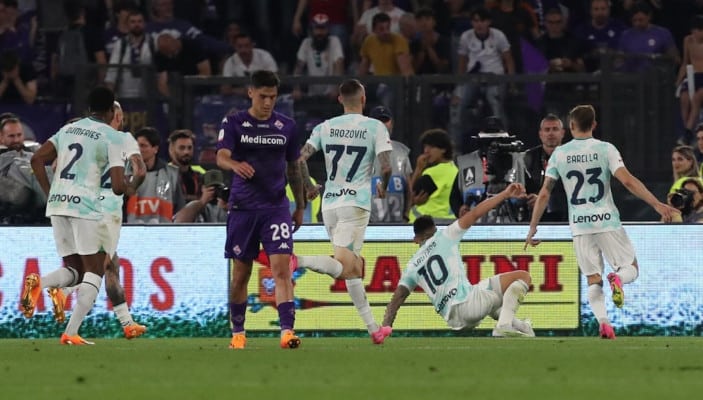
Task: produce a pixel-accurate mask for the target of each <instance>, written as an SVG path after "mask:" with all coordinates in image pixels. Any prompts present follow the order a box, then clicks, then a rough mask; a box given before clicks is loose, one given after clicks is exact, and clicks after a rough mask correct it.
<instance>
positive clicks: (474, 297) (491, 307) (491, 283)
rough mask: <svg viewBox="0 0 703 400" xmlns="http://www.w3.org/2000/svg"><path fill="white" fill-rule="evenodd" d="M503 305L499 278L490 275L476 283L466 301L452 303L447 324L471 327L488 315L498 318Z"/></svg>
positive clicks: (451, 326) (464, 327) (455, 327)
mask: <svg viewBox="0 0 703 400" xmlns="http://www.w3.org/2000/svg"><path fill="white" fill-rule="evenodd" d="M502 305H503V291H502V290H501V288H500V278H499V277H498V276H492V277H490V278H488V279H483V280H482V281H480V282H479V283H477V284H476V285H475V286H474V288H473V290H472V291H471V293H469V297H467V299H466V301H464V302H462V303H458V304H454V305H453V306H452V307H451V308H450V310H449V315H448V316H447V324H448V325H449V327H450V328H452V329H473V328H475V327H477V326H478V325H479V324H480V323H481V321H482V320H483V319H484V318H486V316H488V315H490V316H491V317H492V318H494V319H498V314H499V313H500V307H501V306H502Z"/></svg>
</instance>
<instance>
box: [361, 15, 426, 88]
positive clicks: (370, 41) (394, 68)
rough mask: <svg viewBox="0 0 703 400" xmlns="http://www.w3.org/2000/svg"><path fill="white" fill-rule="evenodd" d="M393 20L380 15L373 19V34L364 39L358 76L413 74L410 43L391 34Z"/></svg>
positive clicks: (397, 35) (398, 35)
mask: <svg viewBox="0 0 703 400" xmlns="http://www.w3.org/2000/svg"><path fill="white" fill-rule="evenodd" d="M390 26H391V18H390V17H389V16H388V14H385V13H378V14H376V15H374V17H373V33H372V34H371V35H368V36H367V37H366V39H364V44H363V45H362V46H361V63H360V64H359V71H358V74H359V75H360V76H364V75H367V74H369V73H370V72H371V71H373V74H374V75H379V76H383V75H402V76H410V75H412V74H413V68H412V61H411V59H410V52H409V49H408V41H407V40H406V39H405V38H404V37H403V36H402V35H400V34H397V33H393V32H391V28H390Z"/></svg>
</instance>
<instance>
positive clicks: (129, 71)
mask: <svg viewBox="0 0 703 400" xmlns="http://www.w3.org/2000/svg"><path fill="white" fill-rule="evenodd" d="M128 14H129V18H128V23H129V31H128V34H127V36H123V37H122V38H121V39H119V40H118V41H117V42H116V43H115V44H114V51H113V52H112V54H110V62H109V63H110V64H121V65H125V66H124V67H112V68H109V69H108V70H107V75H106V76H105V83H106V84H107V86H108V87H109V88H110V89H112V90H113V91H115V93H116V94H117V96H118V97H119V98H140V97H144V96H145V94H146V93H147V92H148V91H147V87H146V85H147V82H148V81H150V80H149V79H148V78H147V77H146V76H143V74H146V73H152V72H151V70H148V69H146V68H140V67H139V65H150V66H151V65H153V60H154V56H155V51H156V50H155V49H154V41H153V40H151V38H149V37H148V36H147V35H146V33H145V31H144V14H142V12H141V11H139V10H137V9H131V10H129V11H128ZM145 78H147V79H145ZM153 79H154V78H153V77H152V79H151V80H152V81H153Z"/></svg>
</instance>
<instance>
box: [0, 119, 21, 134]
mask: <svg viewBox="0 0 703 400" xmlns="http://www.w3.org/2000/svg"><path fill="white" fill-rule="evenodd" d="M21 123H22V122H20V119H19V118H17V116H16V115H15V116H12V117H5V118H0V132H1V131H2V130H3V129H5V125H7V124H21Z"/></svg>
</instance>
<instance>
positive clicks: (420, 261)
mask: <svg viewBox="0 0 703 400" xmlns="http://www.w3.org/2000/svg"><path fill="white" fill-rule="evenodd" d="M435 247H437V242H435V241H434V240H433V241H431V242H430V244H428V245H427V248H426V249H425V250H423V251H422V253H420V254H419V255H418V256H417V259H416V260H415V267H420V266H422V265H423V264H424V263H425V259H427V257H428V256H429V255H430V253H432V251H433V250H434V249H435Z"/></svg>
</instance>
